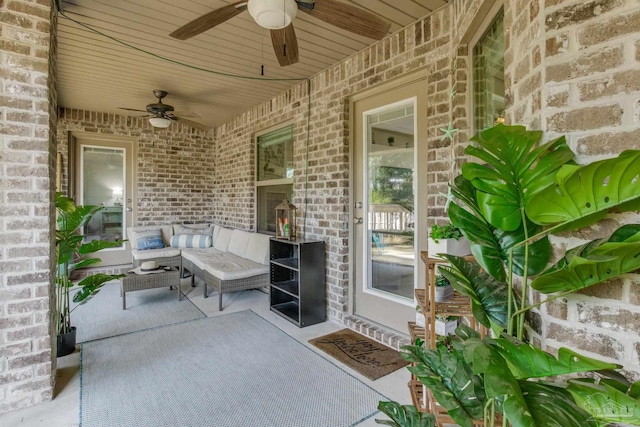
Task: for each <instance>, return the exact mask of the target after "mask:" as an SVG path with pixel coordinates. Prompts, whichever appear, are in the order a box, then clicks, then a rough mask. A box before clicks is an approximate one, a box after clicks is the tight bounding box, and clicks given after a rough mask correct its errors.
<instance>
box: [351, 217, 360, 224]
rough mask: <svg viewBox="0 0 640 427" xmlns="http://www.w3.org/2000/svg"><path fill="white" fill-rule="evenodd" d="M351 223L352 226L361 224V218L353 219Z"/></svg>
mask: <svg viewBox="0 0 640 427" xmlns="http://www.w3.org/2000/svg"><path fill="white" fill-rule="evenodd" d="M353 223H354V224H362V218H358V217H356V218H353Z"/></svg>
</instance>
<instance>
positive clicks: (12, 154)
mask: <svg viewBox="0 0 640 427" xmlns="http://www.w3.org/2000/svg"><path fill="white" fill-rule="evenodd" d="M52 34H55V16H54V15H53V14H52V2H50V1H48V0H38V1H37V2H34V1H26V0H24V1H20V0H0V49H1V51H0V78H2V84H1V85H0V112H1V114H2V119H1V120H0V200H1V203H0V413H2V412H7V411H10V410H13V409H18V408H22V407H25V406H29V405H33V404H37V403H40V402H42V401H45V400H50V399H51V398H52V390H53V378H54V376H53V371H54V370H55V357H54V356H53V355H52V347H53V346H52V344H53V340H54V339H55V333H52V332H53V331H52V329H51V325H52V322H51V320H52V313H51V310H50V309H51V307H53V299H54V293H53V292H52V290H53V275H52V274H51V271H52V268H53V266H54V256H53V249H54V248H53V245H52V236H53V231H54V213H53V210H54V208H53V190H54V184H55V179H54V174H55V165H54V159H55V144H54V141H53V138H52V137H53V136H54V135H55V122H56V116H55V104H56V101H55V99H56V96H55V88H54V85H55V79H54V76H55V73H54V70H55V39H54V37H52ZM50 58H51V59H50ZM52 368H53V369H52Z"/></svg>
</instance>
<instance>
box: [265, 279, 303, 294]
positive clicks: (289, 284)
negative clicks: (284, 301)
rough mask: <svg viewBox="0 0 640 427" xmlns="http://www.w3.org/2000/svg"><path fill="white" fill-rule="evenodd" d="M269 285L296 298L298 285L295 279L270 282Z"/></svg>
mask: <svg viewBox="0 0 640 427" xmlns="http://www.w3.org/2000/svg"><path fill="white" fill-rule="evenodd" d="M271 287H272V288H274V289H277V290H279V291H282V292H285V293H287V294H289V295H291V296H294V297H296V298H298V296H299V294H300V292H299V286H298V282H297V281H296V280H286V281H284V282H275V283H272V284H271Z"/></svg>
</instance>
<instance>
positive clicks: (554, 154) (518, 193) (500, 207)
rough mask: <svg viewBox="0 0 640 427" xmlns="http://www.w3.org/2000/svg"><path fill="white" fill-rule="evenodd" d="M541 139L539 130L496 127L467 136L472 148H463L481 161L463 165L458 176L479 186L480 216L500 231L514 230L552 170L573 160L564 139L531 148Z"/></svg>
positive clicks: (546, 182)
mask: <svg viewBox="0 0 640 427" xmlns="http://www.w3.org/2000/svg"><path fill="white" fill-rule="evenodd" d="M541 138H542V132H540V131H527V130H526V128H524V127H523V126H504V125H498V126H494V127H492V128H490V129H487V130H485V131H483V132H482V133H480V134H479V135H477V136H475V137H474V138H472V141H475V142H476V143H477V145H478V146H473V145H470V146H468V147H467V148H466V149H465V153H466V154H468V155H471V156H474V157H476V158H478V159H480V160H481V161H483V162H485V163H486V164H478V163H465V164H463V165H462V174H463V176H464V177H465V178H466V179H468V180H469V181H471V183H472V184H473V186H474V187H475V188H477V189H478V190H479V191H478V195H477V201H478V205H479V207H480V211H481V212H482V215H483V217H484V218H486V220H487V222H489V223H490V224H491V225H493V226H494V227H496V228H498V229H500V230H505V231H514V230H517V229H518V228H519V227H520V226H521V225H522V216H523V212H524V209H525V206H526V205H527V204H528V203H529V200H530V199H531V197H532V196H533V195H534V194H536V193H538V192H540V191H542V190H543V189H544V188H546V187H548V186H550V185H552V184H553V183H554V181H553V176H554V175H555V172H556V171H557V170H558V169H559V168H560V167H561V166H562V165H563V164H565V163H567V162H568V161H570V160H571V159H572V158H573V152H572V151H571V150H570V149H569V147H568V146H567V144H566V142H565V140H564V137H560V138H558V139H556V140H553V141H549V142H547V143H545V144H543V145H540V146H538V147H536V145H537V144H538V142H539V141H540V139H541Z"/></svg>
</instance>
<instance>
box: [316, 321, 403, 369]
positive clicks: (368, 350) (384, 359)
mask: <svg viewBox="0 0 640 427" xmlns="http://www.w3.org/2000/svg"><path fill="white" fill-rule="evenodd" d="M309 342H310V343H311V344H313V345H314V346H316V347H318V348H319V349H320V350H322V351H324V352H325V353H327V354H329V355H330V356H332V357H334V358H336V359H338V360H339V361H340V362H342V363H344V364H345V365H347V366H348V367H350V368H352V369H355V370H356V371H357V372H359V373H360V374H362V375H364V376H365V377H367V378H369V379H370V380H372V381H375V380H377V379H378V378H380V377H384V376H385V375H387V374H390V373H391V372H394V371H397V370H398V369H400V368H402V367H403V366H407V365H408V364H409V362H407V361H406V360H404V359H403V358H402V357H401V356H400V353H399V352H398V351H396V350H394V349H392V348H389V347H387V346H386V345H384V344H380V343H379V342H376V341H374V340H372V339H370V338H368V337H365V336H364V335H360V334H359V333H357V332H354V331H352V330H351V329H343V330H341V331H338V332H334V333H332V334H328V335H323V336H321V337H318V338H314V339H312V340H309Z"/></svg>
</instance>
